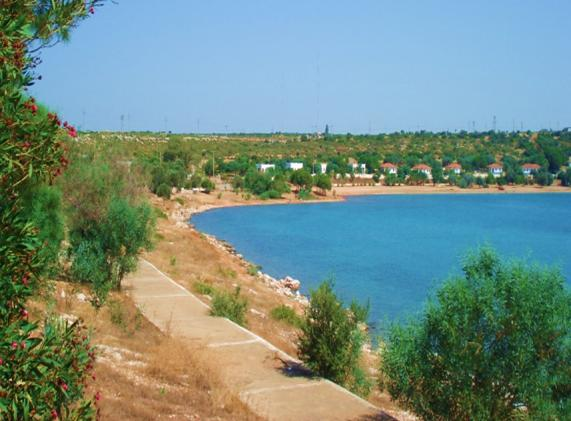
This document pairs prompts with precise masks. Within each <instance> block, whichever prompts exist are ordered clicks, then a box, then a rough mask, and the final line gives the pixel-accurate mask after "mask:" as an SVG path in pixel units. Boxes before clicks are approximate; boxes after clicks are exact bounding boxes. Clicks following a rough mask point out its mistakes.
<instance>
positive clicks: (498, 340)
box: [381, 249, 571, 420]
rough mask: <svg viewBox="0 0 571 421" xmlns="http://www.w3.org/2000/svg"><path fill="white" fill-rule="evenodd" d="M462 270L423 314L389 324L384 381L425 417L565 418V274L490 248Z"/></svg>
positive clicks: (570, 371) (570, 337)
mask: <svg viewBox="0 0 571 421" xmlns="http://www.w3.org/2000/svg"><path fill="white" fill-rule="evenodd" d="M463 272H464V274H463V276H457V277H454V278H452V279H450V280H448V281H447V282H445V283H444V285H443V286H442V287H441V288H440V290H439V291H438V292H437V293H436V296H435V298H434V299H433V300H432V301H430V302H429V304H428V305H427V307H426V310H425V312H424V315H423V316H422V317H421V318H420V319H418V320H414V321H411V322H409V323H408V324H404V325H399V324H397V325H394V326H393V327H392V329H391V330H390V333H389V335H388V338H387V342H386V344H385V345H384V347H383V349H382V363H381V364H382V367H381V368H382V373H383V375H382V380H381V386H382V387H383V388H384V389H386V390H388V392H389V393H390V394H391V396H392V397H393V399H395V400H396V401H398V402H399V403H400V404H401V405H402V406H403V407H405V408H408V409H410V410H412V411H413V412H415V413H416V414H417V415H418V416H420V417H422V418H424V419H433V420H448V419H474V420H499V419H513V418H524V419H562V418H564V417H565V416H568V415H569V414H570V413H571V401H570V398H571V294H570V292H569V290H568V289H566V287H565V281H564V279H563V277H562V276H561V274H560V273H559V272H558V271H557V270H553V269H545V268H541V267H537V266H527V265H525V264H524V263H521V262H509V263H506V262H502V261H501V260H500V259H499V258H498V256H497V255H496V253H495V252H494V251H492V250H490V249H482V250H480V251H478V252H477V253H475V254H472V255H470V256H469V257H468V258H467V259H466V261H465V264H464V267H463ZM560 417H562V418H560Z"/></svg>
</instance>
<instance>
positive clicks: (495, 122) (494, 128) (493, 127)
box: [492, 116, 497, 132]
mask: <svg viewBox="0 0 571 421" xmlns="http://www.w3.org/2000/svg"><path fill="white" fill-rule="evenodd" d="M496 126H497V120H496V116H494V119H493V123H492V130H493V131H494V132H495V131H496Z"/></svg>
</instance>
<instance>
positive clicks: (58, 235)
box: [24, 185, 65, 276]
mask: <svg viewBox="0 0 571 421" xmlns="http://www.w3.org/2000/svg"><path fill="white" fill-rule="evenodd" d="M24 202H25V205H24V214H25V215H26V218H27V219H28V220H30V221H31V222H32V224H33V225H34V226H35V227H36V228H37V229H38V239H39V240H40V242H41V243H42V247H41V248H40V249H39V250H38V258H39V259H41V260H42V261H43V262H44V264H45V274H46V275H48V276H55V275H56V274H57V273H58V271H59V257H60V250H61V244H62V241H63V239H64V237H65V234H64V216H63V209H62V203H61V191H60V190H59V189H58V188H57V187H55V186H45V185H44V186H38V187H35V188H32V189H30V191H28V192H27V193H26V195H25V198H24Z"/></svg>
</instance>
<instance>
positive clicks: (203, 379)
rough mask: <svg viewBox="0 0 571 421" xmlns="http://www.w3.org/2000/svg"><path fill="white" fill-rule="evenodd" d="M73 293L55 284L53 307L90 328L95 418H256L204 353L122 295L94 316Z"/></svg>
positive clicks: (64, 286)
mask: <svg viewBox="0 0 571 421" xmlns="http://www.w3.org/2000/svg"><path fill="white" fill-rule="evenodd" d="M62 291H63V292H64V294H65V296H64V294H62ZM78 292H80V290H78V289H77V287H74V286H72V285H70V284H65V283H57V286H56V294H55V296H56V300H55V303H53V304H54V305H55V309H56V310H57V311H58V312H60V313H66V314H71V315H75V316H79V317H81V318H82V319H83V320H84V322H85V323H86V324H87V325H88V326H90V327H91V329H92V338H93V341H94V343H95V344H96V345H97V347H98V354H97V362H96V365H95V375H96V378H95V380H94V381H93V382H92V384H91V385H90V386H89V389H90V392H93V393H94V392H95V391H100V393H101V395H102V398H101V400H100V401H99V405H98V406H99V410H100V415H101V419H103V420H157V419H169V420H209V419H212V420H256V419H258V418H257V417H256V416H255V415H253V414H252V413H251V412H250V411H249V409H248V408H247V407H246V406H245V405H244V404H243V403H242V402H241V401H240V400H239V399H238V398H237V396H236V395H235V394H234V393H233V392H231V391H230V390H228V389H227V388H226V387H225V386H224V385H223V383H222V382H221V381H220V377H219V373H218V371H217V365H216V361H213V359H212V358H211V356H210V355H206V354H205V351H204V350H202V349H198V348H196V345H192V344H188V343H183V342H182V341H180V340H178V339H175V338H170V337H168V336H166V335H164V334H162V333H161V332H160V331H159V330H158V329H157V328H156V327H155V326H153V325H152V324H151V323H150V322H148V321H147V320H146V319H145V318H144V317H142V316H141V313H140V312H139V310H138V309H137V308H136V307H135V305H134V304H133V302H132V301H131V300H130V298H129V297H128V296H126V295H124V294H119V293H114V294H112V297H111V302H112V303H113V304H111V306H110V305H106V306H105V307H103V308H102V309H101V310H100V311H99V312H97V311H96V310H95V309H93V308H92V306H91V305H90V304H89V303H87V302H80V301H79V300H78V299H77V295H76V294H77V293H78ZM83 292H84V293H87V292H86V291H83ZM38 307H40V306H38Z"/></svg>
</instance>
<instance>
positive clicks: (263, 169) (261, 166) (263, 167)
mask: <svg viewBox="0 0 571 421" xmlns="http://www.w3.org/2000/svg"><path fill="white" fill-rule="evenodd" d="M256 168H257V169H258V171H260V172H266V171H267V170H275V169H276V165H275V164H256Z"/></svg>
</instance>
